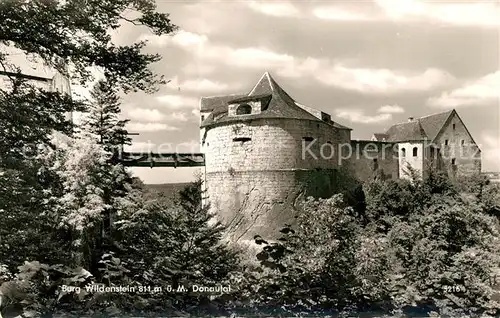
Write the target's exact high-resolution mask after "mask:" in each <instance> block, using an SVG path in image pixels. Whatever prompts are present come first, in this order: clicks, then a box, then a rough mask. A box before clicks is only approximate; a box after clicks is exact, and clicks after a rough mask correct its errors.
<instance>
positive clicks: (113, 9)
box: [0, 0, 176, 91]
mask: <svg viewBox="0 0 500 318" xmlns="http://www.w3.org/2000/svg"><path fill="white" fill-rule="evenodd" d="M130 11H133V12H134V13H136V15H137V16H138V17H137V18H130V17H128V16H127V12H130ZM0 21H2V22H1V23H0V34H1V35H0V42H1V43H2V44H7V45H12V46H14V47H16V48H19V49H21V50H23V51H24V52H26V53H30V54H35V55H37V56H39V57H40V58H41V59H42V60H43V61H45V62H46V63H48V64H49V65H51V66H54V67H55V68H56V69H57V70H58V71H60V72H61V73H62V74H67V73H68V66H69V69H72V70H73V74H72V76H73V77H74V78H75V79H78V80H79V81H81V82H82V83H85V82H87V81H88V79H89V77H90V71H89V69H88V67H91V66H96V67H100V68H102V69H103V70H104V74H105V76H106V78H107V79H108V80H109V81H110V82H112V83H116V84H117V85H119V86H120V87H122V88H123V89H125V90H126V91H129V90H137V89H139V90H144V91H152V90H154V89H155V88H156V87H157V85H158V84H160V83H162V82H163V78H162V77H161V76H157V75H155V74H154V73H153V72H152V71H151V70H149V68H148V67H149V65H150V64H151V63H153V62H156V61H158V60H159V59H160V57H159V55H157V54H153V55H152V54H144V53H142V52H141V49H142V48H143V47H144V44H145V42H138V43H135V44H132V45H129V46H117V45H115V44H113V43H112V41H111V35H110V33H109V30H115V29H118V28H119V27H120V26H121V23H132V24H134V25H142V26H145V27H147V28H149V29H150V30H151V31H152V32H153V33H154V34H155V35H163V34H169V33H171V32H172V31H174V30H176V26H175V25H173V24H172V23H171V21H170V19H169V17H168V14H165V13H159V12H156V5H155V2H154V1H152V0H118V1H115V0H105V1H97V0H68V1H63V2H61V1H58V0H47V1H38V0H37V1H29V0H7V1H2V2H1V3H0ZM0 61H1V62H5V55H0Z"/></svg>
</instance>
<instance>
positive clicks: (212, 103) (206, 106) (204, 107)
mask: <svg viewBox="0 0 500 318" xmlns="http://www.w3.org/2000/svg"><path fill="white" fill-rule="evenodd" d="M245 96H247V95H244V94H235V95H224V96H211V97H202V98H201V100H200V111H202V112H211V111H213V110H214V109H215V108H218V107H223V106H227V102H229V101H230V100H233V99H237V98H240V97H245Z"/></svg>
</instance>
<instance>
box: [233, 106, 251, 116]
mask: <svg viewBox="0 0 500 318" xmlns="http://www.w3.org/2000/svg"><path fill="white" fill-rule="evenodd" d="M251 113H252V106H250V105H248V104H243V105H240V106H238V108H236V115H248V114H251Z"/></svg>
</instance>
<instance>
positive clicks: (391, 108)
mask: <svg viewBox="0 0 500 318" xmlns="http://www.w3.org/2000/svg"><path fill="white" fill-rule="evenodd" d="M377 111H378V112H379V113H389V114H398V113H404V112H405V110H404V108H403V107H401V106H399V105H385V106H382V107H380V108H379V109H378V110H377Z"/></svg>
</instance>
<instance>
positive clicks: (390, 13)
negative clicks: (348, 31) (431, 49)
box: [375, 0, 500, 27]
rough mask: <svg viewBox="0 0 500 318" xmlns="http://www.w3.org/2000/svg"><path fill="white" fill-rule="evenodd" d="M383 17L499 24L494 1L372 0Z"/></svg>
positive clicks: (497, 7)
mask: <svg viewBox="0 0 500 318" xmlns="http://www.w3.org/2000/svg"><path fill="white" fill-rule="evenodd" d="M375 2H376V3H377V4H378V6H379V7H380V8H381V9H382V10H383V11H384V13H385V15H386V17H388V18H389V19H391V20H396V21H405V22H407V21H431V22H432V21H435V22H441V23H445V24H452V25H462V26H485V27H498V26H500V7H499V5H498V2H496V1H477V2H472V1H471V2H456V1H455V2H453V1H450V2H423V1H417V0H375Z"/></svg>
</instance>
